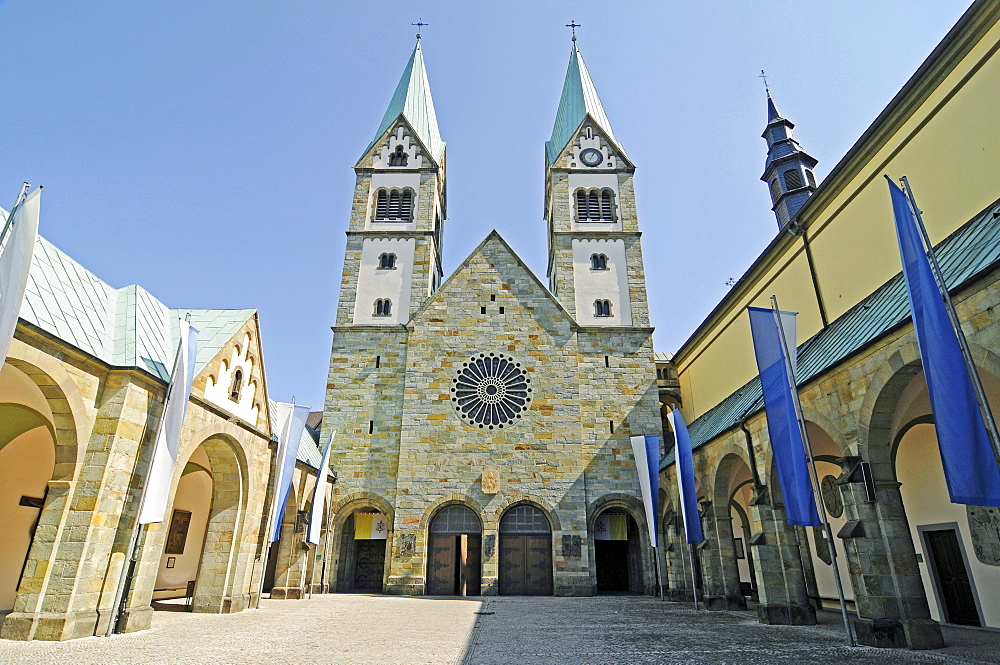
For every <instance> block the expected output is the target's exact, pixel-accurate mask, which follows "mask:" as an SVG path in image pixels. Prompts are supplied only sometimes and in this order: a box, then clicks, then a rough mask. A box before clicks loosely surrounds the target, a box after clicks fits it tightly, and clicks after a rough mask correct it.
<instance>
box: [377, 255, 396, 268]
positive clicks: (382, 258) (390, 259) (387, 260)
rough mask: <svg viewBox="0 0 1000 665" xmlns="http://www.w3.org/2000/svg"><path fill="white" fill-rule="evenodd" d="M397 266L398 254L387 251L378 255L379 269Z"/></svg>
mask: <svg viewBox="0 0 1000 665" xmlns="http://www.w3.org/2000/svg"><path fill="white" fill-rule="evenodd" d="M395 268H396V255H395V254H392V253H389V252H386V253H384V254H380V255H379V257H378V269H379V270H394V269H395Z"/></svg>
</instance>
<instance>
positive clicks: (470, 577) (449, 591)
mask: <svg viewBox="0 0 1000 665" xmlns="http://www.w3.org/2000/svg"><path fill="white" fill-rule="evenodd" d="M482 531H483V529H482V525H481V524H480V523H479V518H478V517H476V514H475V513H473V512H472V511H471V510H470V509H469V508H467V507H465V506H463V505H460V504H454V505H451V506H445V507H444V508H442V509H441V510H440V511H438V513H437V515H435V516H434V519H433V520H432V521H431V527H430V551H429V556H428V557H427V595H429V596H478V595H479V594H480V592H481V582H482V554H481V551H482V540H483V538H482Z"/></svg>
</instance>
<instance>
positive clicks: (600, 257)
mask: <svg viewBox="0 0 1000 665" xmlns="http://www.w3.org/2000/svg"><path fill="white" fill-rule="evenodd" d="M590 269H591V270H607V269H608V257H607V255H605V254H591V255H590Z"/></svg>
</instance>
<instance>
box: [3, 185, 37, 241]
mask: <svg viewBox="0 0 1000 665" xmlns="http://www.w3.org/2000/svg"><path fill="white" fill-rule="evenodd" d="M29 187H31V185H29V184H28V183H24V184H22V185H21V191H20V192H18V194H17V199H15V200H14V205H12V206H11V207H10V212H8V213H7V221H6V222H4V225H3V231H0V244H3V241H4V238H6V237H7V232H8V231H10V226H11V224H13V223H14V215H15V214H17V209H18V208H20V207H21V204H22V203H24V198H25V197H26V196H27V195H28V188H29Z"/></svg>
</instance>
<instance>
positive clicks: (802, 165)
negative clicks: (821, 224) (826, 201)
mask: <svg viewBox="0 0 1000 665" xmlns="http://www.w3.org/2000/svg"><path fill="white" fill-rule="evenodd" d="M761 74H763V72H761ZM764 89H765V91H766V93H767V127H765V128H764V133H763V134H761V136H762V137H763V138H764V140H765V141H767V159H766V160H765V162H764V174H763V175H762V176H761V177H760V179H761V180H763V181H764V182H766V183H768V185H769V187H770V191H771V203H773V204H774V205H773V207H772V210H773V211H774V215H775V217H776V218H777V220H778V228H784V227H785V225H786V224H788V222H789V221H791V219H792V218H793V217H795V214H796V213H797V212H798V211H799V208H801V207H802V206H803V204H805V202H806V200H808V199H809V197H810V196H812V193H813V192H814V191H815V190H816V186H817V183H816V175H815V173H814V172H813V169H814V168H815V167H816V164H817V160H816V158H815V157H813V156H812V155H810V154H809V153H807V152H806V151H805V150H803V149H802V146H800V145H799V142H798V141H796V140H795V135H794V134H793V133H792V129H793V128H794V127H795V125H793V124H792V122H791V120H788V119H787V118H783V117H781V114H780V113H778V107H777V106H775V104H774V99H772V98H771V91H770V90H769V89H767V87H766V86H765V88H764Z"/></svg>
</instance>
